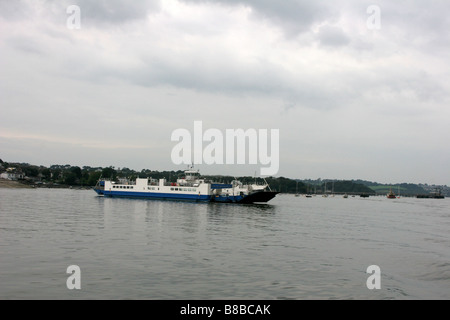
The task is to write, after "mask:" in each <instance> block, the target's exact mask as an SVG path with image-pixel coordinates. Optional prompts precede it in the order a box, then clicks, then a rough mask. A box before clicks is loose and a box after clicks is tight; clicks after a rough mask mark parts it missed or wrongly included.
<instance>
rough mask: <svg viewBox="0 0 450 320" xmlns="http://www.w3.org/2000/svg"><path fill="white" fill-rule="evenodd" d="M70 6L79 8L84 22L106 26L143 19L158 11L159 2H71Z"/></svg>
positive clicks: (111, 0) (75, 0) (89, 0)
mask: <svg viewBox="0 0 450 320" xmlns="http://www.w3.org/2000/svg"><path fill="white" fill-rule="evenodd" d="M68 4H69V3H68ZM70 4H74V5H78V6H79V7H80V10H81V13H82V18H83V19H85V20H86V21H89V22H98V23H108V24H115V23H119V24H120V23H123V22H128V21H133V20H141V19H145V18H146V17H147V15H148V14H149V13H151V12H157V11H159V9H160V1H159V0H135V1H121V0H95V1H92V0H72V1H70Z"/></svg>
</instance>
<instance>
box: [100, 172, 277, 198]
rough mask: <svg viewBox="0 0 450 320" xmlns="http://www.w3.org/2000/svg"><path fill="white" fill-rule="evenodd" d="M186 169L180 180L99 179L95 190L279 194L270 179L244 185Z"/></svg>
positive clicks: (149, 194) (133, 194)
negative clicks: (211, 178) (222, 181)
mask: <svg viewBox="0 0 450 320" xmlns="http://www.w3.org/2000/svg"><path fill="white" fill-rule="evenodd" d="M184 173H185V176H184V177H183V178H180V179H177V182H168V181H167V180H166V179H159V180H155V179H149V178H137V179H136V180H135V181H121V182H115V181H110V180H99V182H98V183H97V185H96V186H95V187H94V191H95V192H97V194H99V195H102V196H105V197H127V198H147V199H163V200H187V201H196V202H229V203H265V202H268V201H270V200H271V199H273V198H274V197H275V196H276V195H277V194H278V192H276V191H271V190H270V187H269V185H268V184H267V183H265V184H262V185H259V184H251V185H243V184H242V183H240V182H239V181H237V180H234V181H233V182H232V183H231V184H223V183H213V182H211V181H208V180H206V179H203V178H201V177H200V173H199V172H198V171H196V170H187V171H185V172H184Z"/></svg>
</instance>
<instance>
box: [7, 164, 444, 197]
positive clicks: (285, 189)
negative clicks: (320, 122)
mask: <svg viewBox="0 0 450 320" xmlns="http://www.w3.org/2000/svg"><path fill="white" fill-rule="evenodd" d="M8 172H9V173H10V174H11V175H13V174H14V173H15V174H16V176H17V177H19V178H18V179H13V180H15V181H11V180H7V179H0V187H3V188H20V187H23V188H36V187H45V188H82V189H90V188H92V187H93V186H95V185H96V183H97V181H98V180H99V179H100V178H103V179H111V180H119V179H128V180H131V181H133V180H135V179H136V178H153V179H161V178H165V179H167V180H168V181H169V182H176V180H177V179H178V178H180V177H182V176H183V175H184V170H177V171H173V170H172V171H154V170H150V169H143V170H141V171H136V170H133V169H129V168H115V167H113V166H110V167H90V166H83V167H79V166H72V165H69V164H66V165H51V166H50V167H45V166H37V165H31V164H28V163H14V162H4V161H2V160H1V159H0V173H2V176H3V177H4V176H5V174H6V173H8ZM203 177H204V178H206V179H209V180H211V181H215V182H223V183H230V182H231V181H232V180H235V179H238V180H239V181H241V182H242V183H244V184H246V183H255V182H256V183H263V182H264V179H263V178H259V177H252V176H243V177H233V176H221V175H214V176H212V175H206V176H205V175H204V176H203ZM265 181H267V183H269V186H270V187H271V189H272V190H276V191H279V192H282V193H302V194H323V193H328V194H330V193H336V194H342V193H348V194H367V195H376V194H386V193H387V192H389V191H390V190H392V191H394V192H395V193H400V194H401V195H403V196H416V195H418V194H426V193H429V192H430V191H432V189H433V188H435V187H436V186H429V185H427V184H424V185H417V184H411V183H400V184H392V185H386V184H380V183H376V182H371V181H364V180H336V179H323V180H322V179H316V180H311V179H308V180H300V179H292V178H286V177H266V178H265ZM440 187H441V190H442V189H443V191H444V194H445V193H447V192H448V191H449V190H448V188H447V187H446V186H440Z"/></svg>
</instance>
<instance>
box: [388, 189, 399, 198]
mask: <svg viewBox="0 0 450 320" xmlns="http://www.w3.org/2000/svg"><path fill="white" fill-rule="evenodd" d="M386 197H387V198H388V199H396V198H397V197H396V196H395V193H394V192H392V188H391V189H390V190H389V193H388V194H387V195H386Z"/></svg>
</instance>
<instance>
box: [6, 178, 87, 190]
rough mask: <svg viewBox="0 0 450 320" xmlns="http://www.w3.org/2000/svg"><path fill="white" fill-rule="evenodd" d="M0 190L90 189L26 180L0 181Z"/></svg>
mask: <svg viewBox="0 0 450 320" xmlns="http://www.w3.org/2000/svg"><path fill="white" fill-rule="evenodd" d="M0 188H8V189H18V188H28V189H29V188H49V189H82V190H89V189H92V187H89V186H83V187H81V186H69V185H65V184H56V183H46V184H44V183H31V182H29V181H26V180H7V179H0Z"/></svg>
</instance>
